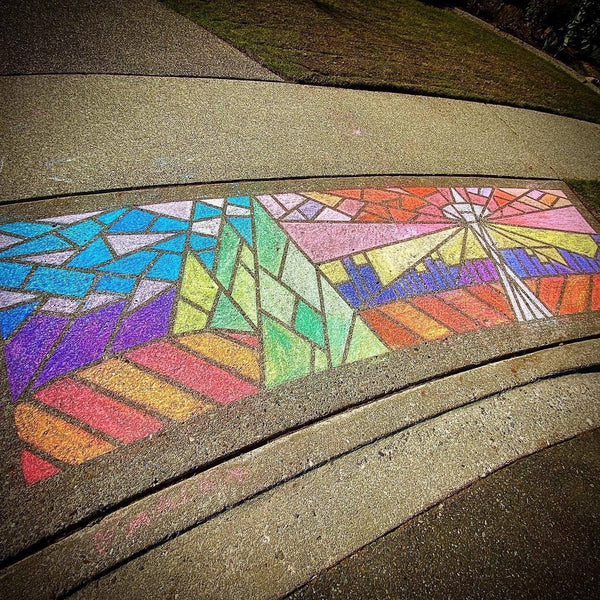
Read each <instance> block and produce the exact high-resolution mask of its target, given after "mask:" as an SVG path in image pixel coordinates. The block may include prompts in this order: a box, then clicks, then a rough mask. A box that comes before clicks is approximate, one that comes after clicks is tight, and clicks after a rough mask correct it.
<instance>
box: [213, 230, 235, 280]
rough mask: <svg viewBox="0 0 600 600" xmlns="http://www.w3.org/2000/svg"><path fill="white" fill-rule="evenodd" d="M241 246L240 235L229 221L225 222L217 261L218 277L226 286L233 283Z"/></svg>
mask: <svg viewBox="0 0 600 600" xmlns="http://www.w3.org/2000/svg"><path fill="white" fill-rule="evenodd" d="M239 246H240V237H239V235H238V234H237V233H236V231H235V230H234V229H233V227H231V225H230V224H229V223H225V224H224V225H223V231H222V232H221V239H220V242H219V258H218V261H217V272H216V277H217V279H218V280H219V281H220V282H221V283H222V284H223V285H224V286H225V287H226V288H229V285H230V283H231V277H232V275H233V270H234V268H235V264H236V260H237V255H238V248H239Z"/></svg>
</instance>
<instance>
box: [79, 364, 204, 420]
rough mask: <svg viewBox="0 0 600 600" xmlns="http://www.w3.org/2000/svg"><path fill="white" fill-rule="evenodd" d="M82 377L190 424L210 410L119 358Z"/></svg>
mask: <svg viewBox="0 0 600 600" xmlns="http://www.w3.org/2000/svg"><path fill="white" fill-rule="evenodd" d="M79 376H80V377H82V378H83V379H85V380H87V381H90V382H92V383H95V384H96V385H99V386H100V387H103V388H104V389H106V390H109V391H111V392H114V393H115V394H119V395H120V396H123V397H125V398H126V399H127V400H130V401H131V402H135V403H136V404H139V405H141V406H143V407H145V408H149V409H150V410H153V411H156V412H157V413H159V414H161V415H164V416H165V417H167V418H169V419H173V420H175V421H186V420H187V419H189V418H190V417H192V416H194V415H197V414H200V413H201V412H203V411H205V410H207V409H208V408H209V407H210V405H208V404H205V403H204V402H202V401H200V400H198V399H197V398H195V397H194V396H192V395H191V394H189V393H187V392H184V391H183V390H180V389H179V388H177V387H175V386H174V385H171V384H170V383H167V382H165V381H163V380H162V379H159V378H158V377H154V376H153V375H150V374H149V373H146V372H145V371H142V370H141V369H138V368H137V367H134V366H133V365H131V364H129V363H126V362H125V361H123V360H119V359H116V358H114V359H110V360H107V361H105V362H103V363H100V364H99V365H96V366H94V367H91V368H89V369H86V370H85V371H81V372H80V373H79Z"/></svg>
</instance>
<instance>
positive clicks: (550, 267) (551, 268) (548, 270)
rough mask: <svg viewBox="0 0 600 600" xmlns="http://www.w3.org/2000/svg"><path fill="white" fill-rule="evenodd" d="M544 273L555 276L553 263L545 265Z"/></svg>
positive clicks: (555, 271)
mask: <svg viewBox="0 0 600 600" xmlns="http://www.w3.org/2000/svg"><path fill="white" fill-rule="evenodd" d="M546 273H548V275H556V274H557V273H558V271H557V270H556V267H555V266H554V264H553V263H546Z"/></svg>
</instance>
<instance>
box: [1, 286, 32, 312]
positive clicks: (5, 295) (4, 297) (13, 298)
mask: <svg viewBox="0 0 600 600" xmlns="http://www.w3.org/2000/svg"><path fill="white" fill-rule="evenodd" d="M34 298H35V294H21V293H20V292H10V291H8V290H0V309H3V308H8V307H9V306H13V305H15V304H19V303H20V302H26V301H27V300H33V299H34Z"/></svg>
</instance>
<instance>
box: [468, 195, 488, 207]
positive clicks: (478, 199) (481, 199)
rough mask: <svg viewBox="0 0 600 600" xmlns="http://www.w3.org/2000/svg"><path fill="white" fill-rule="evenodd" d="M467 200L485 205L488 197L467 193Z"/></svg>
mask: <svg viewBox="0 0 600 600" xmlns="http://www.w3.org/2000/svg"><path fill="white" fill-rule="evenodd" d="M469 202H471V204H478V205H479V206H485V205H486V204H487V203H488V199H487V198H486V197H485V196H480V195H479V194H469Z"/></svg>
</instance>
